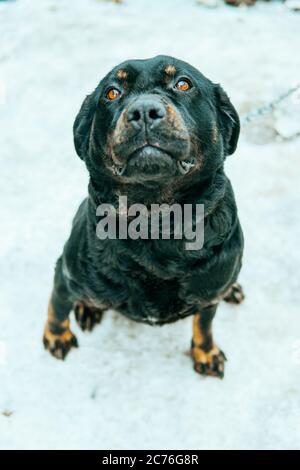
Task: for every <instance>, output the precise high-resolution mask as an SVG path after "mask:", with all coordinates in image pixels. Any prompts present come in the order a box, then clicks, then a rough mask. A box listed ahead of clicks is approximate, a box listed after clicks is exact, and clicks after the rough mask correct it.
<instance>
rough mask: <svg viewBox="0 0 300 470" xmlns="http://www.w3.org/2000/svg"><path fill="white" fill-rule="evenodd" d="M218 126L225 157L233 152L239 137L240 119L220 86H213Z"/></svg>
mask: <svg viewBox="0 0 300 470" xmlns="http://www.w3.org/2000/svg"><path fill="white" fill-rule="evenodd" d="M215 94H216V100H217V109H218V116H219V125H220V128H221V133H222V136H223V140H224V144H225V152H226V156H227V155H231V154H232V153H234V152H235V149H236V146H237V142H238V139H239V135H240V119H239V115H238V113H237V112H236V110H235V108H234V106H233V104H232V103H231V101H230V99H229V98H228V96H227V94H226V93H225V91H224V90H223V88H222V87H221V86H220V85H215Z"/></svg>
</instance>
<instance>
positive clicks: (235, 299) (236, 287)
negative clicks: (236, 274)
mask: <svg viewBox="0 0 300 470" xmlns="http://www.w3.org/2000/svg"><path fill="white" fill-rule="evenodd" d="M244 298H245V294H244V291H243V288H242V286H241V285H240V284H238V283H237V282H235V283H234V284H232V286H231V287H230V290H229V291H228V292H227V294H226V295H225V297H224V300H225V302H228V303H230V304H241V303H242V302H243V300H244Z"/></svg>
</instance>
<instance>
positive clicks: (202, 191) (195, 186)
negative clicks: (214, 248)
mask: <svg viewBox="0 0 300 470" xmlns="http://www.w3.org/2000/svg"><path fill="white" fill-rule="evenodd" d="M227 184H228V180H227V178H224V170H223V168H219V169H218V170H217V171H216V172H214V173H213V174H212V175H210V176H209V177H207V178H205V179H202V180H196V181H192V180H191V181H190V182H189V184H187V185H185V186H181V187H178V186H177V187H176V185H172V184H166V185H165V186H163V185H158V184H153V185H152V186H145V185H142V184H140V185H138V184H135V185H128V184H118V183H115V182H112V181H110V182H108V181H105V182H103V181H102V182H101V183H99V182H98V181H95V180H94V179H93V178H92V177H91V178H90V182H89V188H88V190H89V200H90V203H91V206H92V207H94V208H96V207H98V206H99V205H100V204H110V205H112V206H114V207H115V208H116V210H118V208H119V201H120V199H119V198H120V196H126V197H127V205H128V206H131V205H133V204H143V205H144V206H146V207H147V208H148V209H149V210H150V208H151V204H168V205H172V204H175V203H177V204H197V203H198V204H204V205H205V206H207V207H206V209H207V210H208V213H210V212H211V206H212V205H217V204H218V201H220V200H221V199H222V198H223V196H224V193H225V190H226V186H227ZM205 212H207V211H206V210H205Z"/></svg>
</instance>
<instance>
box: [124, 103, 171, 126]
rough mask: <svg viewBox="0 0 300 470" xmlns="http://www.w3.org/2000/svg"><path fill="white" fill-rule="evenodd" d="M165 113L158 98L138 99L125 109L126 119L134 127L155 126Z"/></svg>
mask: <svg viewBox="0 0 300 470" xmlns="http://www.w3.org/2000/svg"><path fill="white" fill-rule="evenodd" d="M165 115H166V109H165V107H164V105H163V104H162V103H161V102H160V101H159V100H158V99H156V100H153V99H146V98H144V99H139V100H136V101H134V103H132V104H131V105H130V106H129V108H128V111H127V119H128V121H129V122H130V123H131V125H132V126H133V127H135V128H136V129H138V128H141V127H143V126H144V125H145V126H148V127H150V128H153V127H155V126H156V125H157V124H159V122H160V121H161V120H162V119H163V118H164V116H165Z"/></svg>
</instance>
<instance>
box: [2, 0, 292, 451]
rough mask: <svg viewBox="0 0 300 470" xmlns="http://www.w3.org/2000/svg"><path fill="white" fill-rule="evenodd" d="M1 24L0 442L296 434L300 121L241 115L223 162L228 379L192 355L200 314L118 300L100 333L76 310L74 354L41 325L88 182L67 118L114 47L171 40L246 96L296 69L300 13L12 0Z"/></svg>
mask: <svg viewBox="0 0 300 470" xmlns="http://www.w3.org/2000/svg"><path fill="white" fill-rule="evenodd" d="M0 31H1V45H0V103H1V104H0V116H1V118H0V119H1V127H0V132H1V135H0V152H1V153H0V155H1V167H0V168H1V172H0V186H1V209H0V210H1V226H2V229H1V234H0V240H1V242H0V255H1V264H0V276H1V300H0V318H1V329H0V383H1V386H0V447H1V448H10V449H12V448H13V449H16V448H22V449H29V448H36V449H37V448H43V449H45V448H50V449H54V448H79V449H83V448H84V449H86V448H88V449H90V448H96V449H103V448H110V449H116V448H121V449H125V448H198V449H205V448H207V449H210V448H217V449H229V448H233V449H270V448H275V449H288V448H293V449H295V448H300V394H299V386H300V312H299V265H300V250H299V234H300V232H299V229H300V222H299V203H300V195H299V188H300V181H299V167H300V161H299V155H300V139H299V138H298V139H294V140H290V141H289V140H287V141H284V142H280V140H278V139H277V138H275V137H274V135H273V134H272V133H271V136H270V135H269V134H268V136H267V138H266V139H265V141H266V142H265V143H264V145H258V143H257V142H256V143H254V142H253V138H252V137H253V136H252V137H251V138H250V137H249V136H248V135H247V132H246V130H245V131H244V132H243V135H242V138H241V141H240V145H239V148H238V151H237V153H236V154H235V155H234V156H233V157H231V158H230V159H229V160H228V162H227V172H228V174H229V175H230V177H231V179H232V182H233V185H234V188H235V191H236V196H237V201H238V206H239V212H240V218H241V221H242V225H243V228H244V231H245V237H246V251H245V258H244V267H243V270H242V274H241V282H242V284H243V285H244V288H245V291H246V294H247V299H246V301H245V303H244V304H243V305H242V306H240V307H231V306H228V305H224V304H222V305H221V307H220V309H219V314H218V316H217V319H216V321H215V336H216V339H217V342H218V343H219V344H220V345H221V347H222V348H223V349H224V350H225V351H226V354H227V356H228V358H229V361H228V363H227V368H226V376H225V379H224V380H223V381H220V380H218V379H211V378H206V379H205V378H201V377H200V376H198V375H196V374H195V373H194V372H193V370H192V365H191V361H190V358H189V357H188V356H187V355H186V351H187V350H188V347H189V343H190V338H191V319H190V318H189V319H187V320H185V321H181V322H179V323H176V324H174V325H170V326H165V327H163V328H151V327H149V326H145V325H140V324H135V323H131V322H130V321H128V320H127V319H125V318H123V317H120V316H119V315H118V314H116V313H113V312H108V313H107V314H106V315H105V318H104V320H103V323H102V324H101V325H100V326H99V327H98V328H97V329H96V331H95V332H94V333H92V334H91V335H89V334H84V333H82V332H80V331H78V329H77V328H76V326H75V325H73V326H74V331H75V332H76V333H77V336H78V338H79V341H80V348H79V349H78V350H76V351H73V352H72V353H71V354H70V356H69V357H68V359H67V361H66V362H65V363H62V362H58V361H55V360H54V359H53V358H52V357H50V355H49V354H48V353H46V352H44V351H43V348H42V343H41V335H42V329H43V323H44V320H45V315H46V306H47V301H48V296H49V293H50V289H51V283H52V275H53V267H54V262H55V260H56V258H57V256H58V255H59V254H60V251H61V249H62V245H63V243H64V241H65V239H66V237H67V235H68V233H69V229H70V223H71V219H72V216H73V214H74V212H75V209H76V207H77V205H78V203H79V202H80V200H81V199H82V198H83V197H84V196H85V194H86V185H87V173H86V171H85V168H84V166H83V164H82V162H81V161H80V160H79V159H78V158H77V157H76V156H75V151H74V149H73V144H72V134H71V127H72V123H73V120H74V117H75V113H76V112H77V110H78V108H79V106H80V103H81V101H82V100H83V98H84V96H85V94H86V93H88V92H89V91H91V90H92V89H93V88H94V86H95V85H96V84H97V82H98V80H99V79H100V78H101V77H102V76H103V74H104V73H106V72H107V71H108V70H109V69H110V68H111V67H112V66H113V65H115V64H116V63H118V62H120V61H122V60H124V59H127V58H137V57H149V56H152V55H156V54H158V53H166V54H171V55H174V56H177V57H180V58H183V59H185V60H187V61H190V62H191V63H192V64H193V65H195V66H197V67H199V68H200V70H201V71H202V72H203V73H205V74H206V75H207V76H208V77H209V78H211V79H212V80H214V81H216V82H221V83H222V85H223V86H224V88H225V89H226V90H227V91H228V93H229V95H230V96H231V98H232V100H233V102H234V104H236V106H237V108H238V109H239V111H240V112H241V113H243V112H245V111H247V110H249V109H251V108H252V107H253V106H254V107H255V106H256V105H258V104H262V103H265V102H267V101H268V100H269V99H272V98H274V97H276V96H277V94H280V93H281V92H284V91H285V90H286V89H287V88H289V87H290V86H291V85H293V83H295V81H297V79H298V81H299V70H300V54H299V49H300V35H299V31H300V14H297V13H292V12H289V11H288V10H287V9H286V8H285V7H284V6H283V5H281V4H279V3H275V4H274V3H271V4H270V3H267V4H260V5H256V6H255V7H253V8H250V9H246V8H240V9H232V8H230V7H226V6H221V7H220V8H218V9H206V8H203V7H201V6H199V5H197V4H196V2H194V0H186V1H185V2H183V1H182V0H165V1H164V2H162V1H161V2H150V1H147V0H140V1H137V0H127V1H126V3H125V4H123V5H115V4H111V3H107V2H105V3H103V2H99V1H96V0H82V1H75V0H72V1H70V0H60V1H58V0H57V1H56V0H44V1H40V0H36V1H33V0H31V1H29V0H27V1H26V0H19V1H17V2H9V3H6V2H5V3H1V4H0ZM297 74H298V76H297ZM263 140H264V139H263ZM254 141H255V139H254ZM72 322H73V323H74V321H73V319H72Z"/></svg>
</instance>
